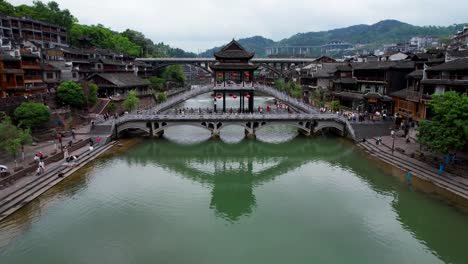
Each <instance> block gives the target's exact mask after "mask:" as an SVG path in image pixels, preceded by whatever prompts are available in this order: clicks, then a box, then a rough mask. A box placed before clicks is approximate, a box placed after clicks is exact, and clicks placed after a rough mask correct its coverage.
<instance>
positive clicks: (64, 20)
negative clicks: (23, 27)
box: [13, 1, 78, 29]
mask: <svg viewBox="0 0 468 264" xmlns="http://www.w3.org/2000/svg"><path fill="white" fill-rule="evenodd" d="M13 15H15V16H20V17H21V16H27V17H31V18H33V19H37V20H41V21H44V22H47V23H51V24H56V25H59V26H62V27H65V28H67V29H70V28H71V27H72V25H73V24H74V23H76V22H78V20H77V19H76V18H75V17H74V16H73V15H72V14H71V13H70V11H69V10H68V9H64V10H61V9H60V7H59V4H58V3H57V2H55V1H51V2H48V3H47V4H45V3H43V2H42V1H34V2H33V5H32V6H28V5H19V6H17V7H16V8H15V11H14V14H13Z"/></svg>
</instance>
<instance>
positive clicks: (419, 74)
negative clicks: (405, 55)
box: [407, 70, 424, 79]
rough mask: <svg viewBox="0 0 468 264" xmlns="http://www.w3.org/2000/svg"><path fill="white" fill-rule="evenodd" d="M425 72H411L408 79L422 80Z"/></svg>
mask: <svg viewBox="0 0 468 264" xmlns="http://www.w3.org/2000/svg"><path fill="white" fill-rule="evenodd" d="M423 72H424V71H423V70H416V71H414V72H411V73H410V74H408V75H407V77H408V78H413V79H422V77H423Z"/></svg>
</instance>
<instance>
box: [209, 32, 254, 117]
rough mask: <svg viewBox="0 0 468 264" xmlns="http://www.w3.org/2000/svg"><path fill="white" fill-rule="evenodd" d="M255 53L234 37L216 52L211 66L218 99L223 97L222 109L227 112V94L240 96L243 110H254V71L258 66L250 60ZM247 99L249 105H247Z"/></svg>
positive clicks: (241, 109)
mask: <svg viewBox="0 0 468 264" xmlns="http://www.w3.org/2000/svg"><path fill="white" fill-rule="evenodd" d="M254 55H255V53H253V52H248V51H247V50H245V49H244V48H243V47H242V46H241V45H240V44H239V43H238V42H237V41H235V40H234V39H233V40H232V41H231V42H230V43H229V44H227V45H226V46H224V48H223V49H221V50H220V51H218V52H216V53H215V54H214V56H215V58H216V62H215V63H214V64H213V65H211V66H210V68H211V69H212V70H213V72H214V76H215V82H214V89H213V91H214V93H215V96H216V97H215V108H216V100H220V99H222V101H223V108H222V111H223V112H226V96H231V97H232V98H234V99H237V97H239V109H240V111H241V112H250V113H253V111H254V95H255V94H254V90H255V89H254V81H253V78H254V71H255V70H256V69H257V68H258V66H256V65H254V64H253V63H251V62H250V60H251V59H252V58H253V56H254ZM246 99H247V105H246Z"/></svg>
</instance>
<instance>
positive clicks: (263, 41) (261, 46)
mask: <svg viewBox="0 0 468 264" xmlns="http://www.w3.org/2000/svg"><path fill="white" fill-rule="evenodd" d="M466 25H468V24H467V23H463V24H454V25H450V26H415V25H411V24H408V23H405V22H401V21H398V20H395V19H387V20H381V21H379V22H377V23H374V24H371V25H366V24H358V25H352V26H348V27H343V28H336V29H331V30H324V31H316V32H303V33H296V34H294V35H292V36H290V37H288V38H284V39H282V40H279V41H274V40H272V39H268V38H265V37H263V36H258V35H257V36H253V37H248V38H241V39H238V42H239V43H240V44H241V45H243V46H244V47H245V48H246V49H248V50H249V51H254V52H255V54H256V56H257V57H265V56H266V54H265V48H266V47H269V46H321V45H325V44H327V43H329V42H331V41H337V40H339V41H344V42H349V43H351V44H391V43H405V42H407V41H409V39H410V38H411V37H414V36H434V37H439V38H445V39H446V38H448V37H450V36H451V35H453V34H455V33H456V32H457V30H461V29H463V26H466ZM226 43H227V42H226ZM221 48H222V47H215V48H211V49H208V50H206V51H205V52H203V53H201V54H200V56H202V57H205V56H208V57H210V56H212V55H213V53H214V52H215V51H217V50H219V49H221Z"/></svg>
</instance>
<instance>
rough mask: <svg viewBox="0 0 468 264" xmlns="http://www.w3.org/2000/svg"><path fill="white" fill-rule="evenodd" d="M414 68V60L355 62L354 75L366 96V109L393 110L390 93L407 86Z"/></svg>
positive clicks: (370, 110)
mask: <svg viewBox="0 0 468 264" xmlns="http://www.w3.org/2000/svg"><path fill="white" fill-rule="evenodd" d="M414 69H415V64H414V62H412V61H405V62H368V63H354V64H353V77H354V78H355V79H356V82H357V92H358V93H361V94H362V95H363V97H364V100H365V104H366V107H365V108H366V109H365V111H367V112H369V113H374V112H376V111H380V112H382V111H385V110H386V111H387V112H392V111H393V106H392V98H391V97H390V96H389V95H390V94H391V93H394V92H396V91H399V90H401V89H404V88H405V87H406V86H407V83H406V76H407V75H408V74H409V73H411V72H412V71H414Z"/></svg>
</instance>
